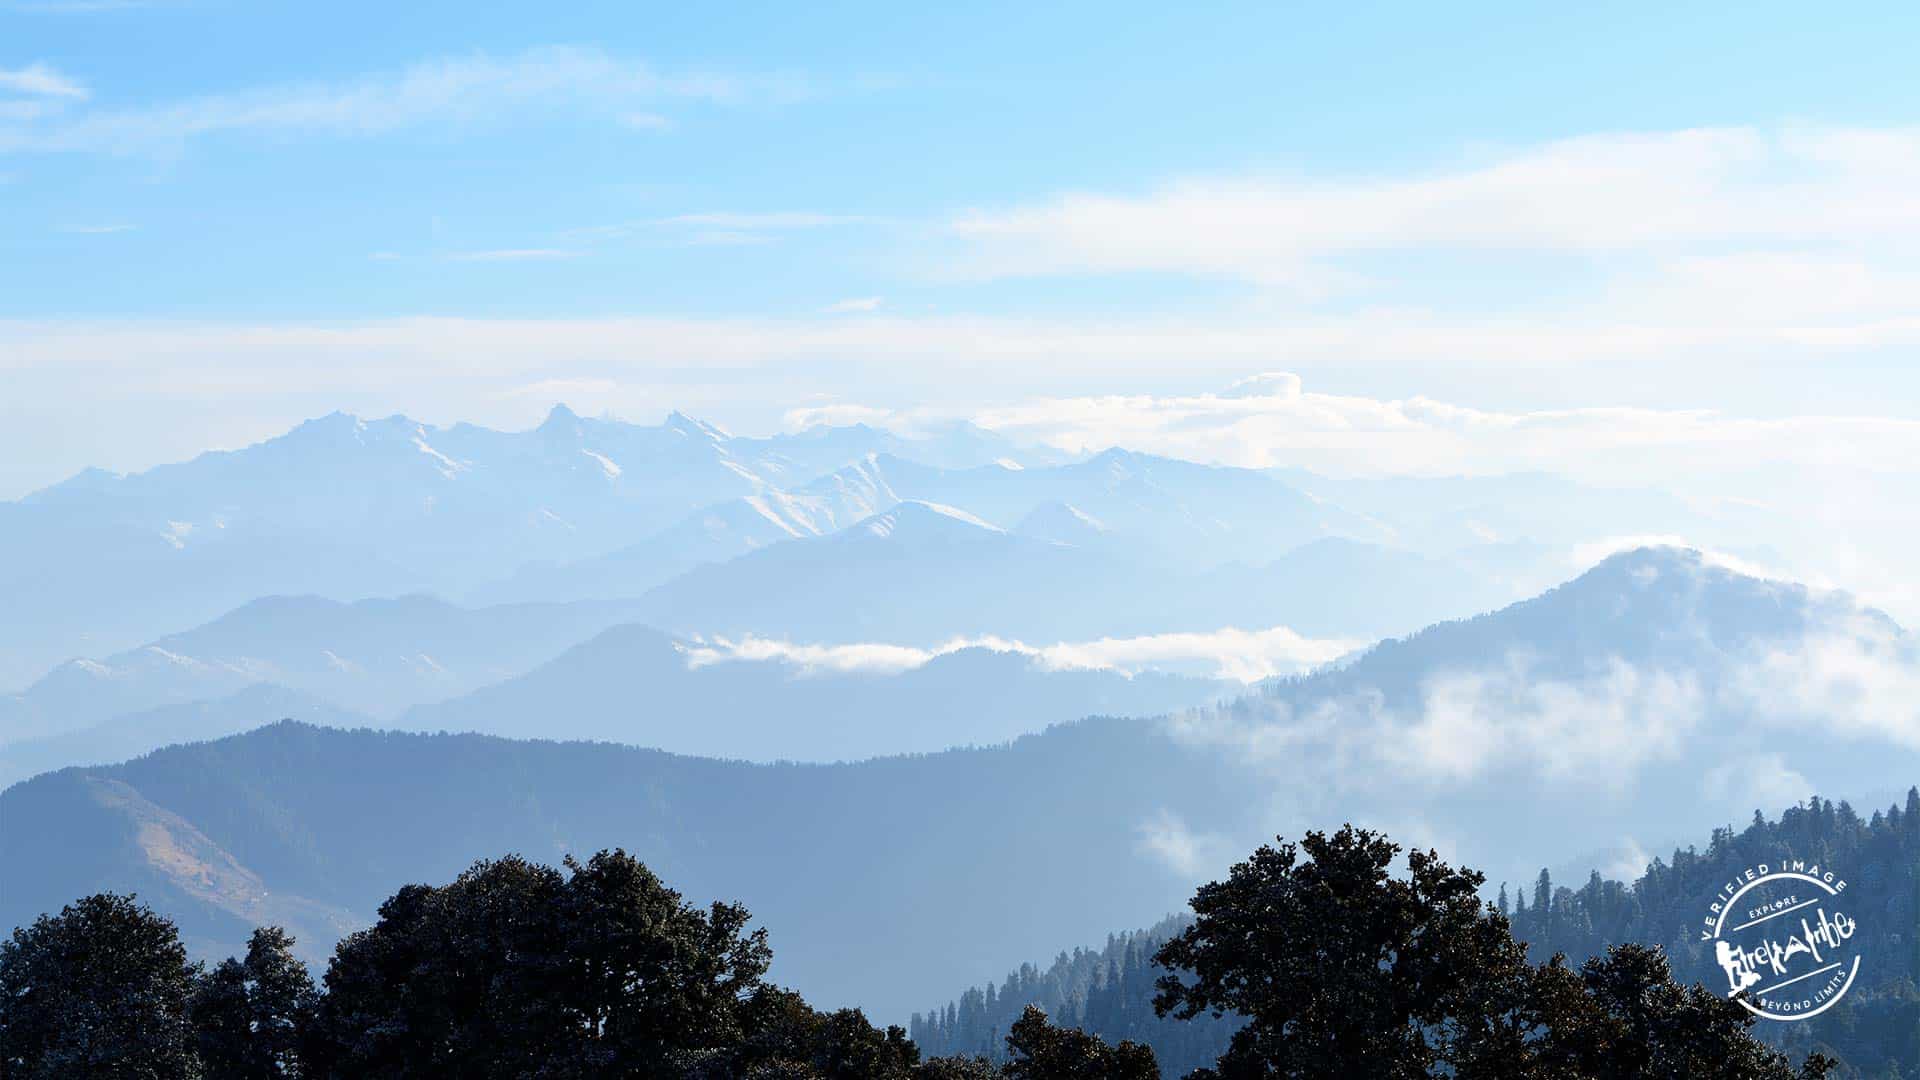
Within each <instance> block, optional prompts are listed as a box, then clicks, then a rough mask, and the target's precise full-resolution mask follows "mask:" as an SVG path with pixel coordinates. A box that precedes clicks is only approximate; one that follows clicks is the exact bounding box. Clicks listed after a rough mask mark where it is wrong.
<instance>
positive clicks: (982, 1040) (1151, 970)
mask: <svg viewBox="0 0 1920 1080" xmlns="http://www.w3.org/2000/svg"><path fill="white" fill-rule="evenodd" d="M1192 924H1193V919H1192V917H1191V916H1185V915H1171V916H1168V917H1167V918H1165V919H1162V920H1161V921H1159V922H1157V923H1155V924H1154V925H1152V926H1150V927H1148V928H1146V929H1144V930H1136V931H1130V932H1127V933H1120V934H1112V935H1109V936H1108V938H1107V942H1106V944H1105V945H1104V946H1101V947H1100V948H1097V949H1085V948H1076V949H1074V950H1073V952H1071V953H1064V952H1063V953H1061V954H1060V955H1058V956H1056V957H1055V958H1054V960H1053V963H1051V964H1049V965H1047V967H1046V968H1045V969H1041V968H1038V967H1035V966H1034V965H1033V964H1022V965H1020V968H1019V970H1017V971H1014V972H1011V973H1009V974H1008V975H1007V977H1006V979H1005V980H1004V981H1003V982H1001V983H1000V984H999V985H998V986H996V985H994V984H993V983H988V984H987V985H986V986H984V987H977V988H972V989H969V990H967V991H966V992H965V993H963V994H961V995H960V997H959V998H957V999H956V1000H954V1001H950V1002H948V1003H947V1004H946V1005H944V1006H941V1007H938V1008H935V1009H932V1010H929V1011H928V1012H927V1013H926V1014H924V1015H923V1014H921V1013H914V1014H913V1019H912V1020H911V1021H910V1022H909V1023H908V1025H907V1031H908V1033H909V1034H910V1035H911V1036H912V1038H913V1042H914V1045H916V1046H918V1047H920V1048H921V1049H922V1050H924V1051H925V1052H927V1053H929V1054H958V1055H970V1056H982V1057H986V1058H988V1059H990V1060H993V1061H1004V1060H1006V1056H1007V1053H1006V1035H1007V1032H1008V1031H1009V1030H1011V1029H1012V1027H1013V1025H1014V1023H1015V1022H1017V1021H1018V1020H1019V1019H1020V1017H1021V1015H1022V1013H1023V1012H1025V1010H1026V1009H1027V1008H1028V1007H1029V1006H1038V1007H1039V1008H1040V1009H1042V1010H1043V1011H1045V1012H1046V1014H1047V1015H1048V1016H1050V1017H1052V1018H1053V1019H1054V1020H1055V1021H1056V1022H1057V1023H1059V1024H1060V1025H1061V1026H1063V1027H1071V1028H1078V1029H1080V1030H1082V1031H1085V1032H1088V1033H1089V1034H1093V1035H1097V1036H1099V1037H1100V1038H1102V1039H1105V1040H1107V1041H1108V1042H1117V1041H1119V1040H1122V1039H1131V1040H1133V1041H1135V1042H1140V1043H1145V1044H1147V1045H1149V1046H1152V1047H1153V1051H1154V1054H1155V1055H1156V1056H1157V1057H1158V1058H1159V1060H1160V1067H1161V1070H1162V1072H1163V1073H1164V1074H1165V1075H1167V1076H1185V1075H1186V1074H1187V1073H1189V1072H1191V1071H1192V1070H1194V1069H1197V1068H1200V1067H1201V1066H1204V1065H1209V1064H1212V1062H1213V1060H1214V1059H1215V1058H1217V1057H1219V1056H1220V1052H1221V1051H1222V1050H1224V1049H1226V1045H1227V1039H1228V1038H1229V1037H1231V1036H1232V1034H1233V1032H1234V1031H1235V1030H1237V1029H1238V1028H1239V1027H1240V1021H1239V1020H1238V1018H1235V1017H1231V1016H1223V1017H1215V1016H1211V1015H1204V1014H1203V1015H1201V1016H1197V1017H1195V1018H1194V1019H1192V1020H1187V1021H1181V1020H1174V1019H1169V1018H1167V1017H1163V1016H1159V1015H1157V1014H1156V1013H1155V1012H1154V1008H1153V999H1154V993H1155V988H1154V982H1155V980H1156V979H1158V978H1159V977H1160V975H1161V974H1163V972H1162V969H1161V968H1160V967H1159V966H1158V965H1156V964H1155V963H1154V962H1153V958H1154V954H1155V953H1157V952H1158V951H1159V950H1160V948H1161V946H1163V945H1165V944H1166V943H1167V942H1168V941H1169V940H1171V939H1172V938H1174V937H1176V936H1178V935H1179V934H1180V932H1181V931H1183V930H1185V929H1186V928H1187V927H1188V926H1191V925H1192Z"/></svg>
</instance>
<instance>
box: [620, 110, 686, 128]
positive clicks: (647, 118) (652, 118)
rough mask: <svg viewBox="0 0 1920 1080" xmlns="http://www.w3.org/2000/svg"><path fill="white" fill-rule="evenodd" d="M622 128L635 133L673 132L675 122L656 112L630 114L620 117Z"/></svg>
mask: <svg viewBox="0 0 1920 1080" xmlns="http://www.w3.org/2000/svg"><path fill="white" fill-rule="evenodd" d="M620 124H621V126H622V127H628V128H632V129H633V130H634V131H672V130H673V121H672V120H671V119H669V118H668V117H665V116H662V115H660V114H659V113H656V112H630V113H625V114H622V115H621V117H620Z"/></svg>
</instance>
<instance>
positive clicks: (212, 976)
mask: <svg viewBox="0 0 1920 1080" xmlns="http://www.w3.org/2000/svg"><path fill="white" fill-rule="evenodd" d="M1402 854H1403V853H1402V852H1401V849H1400V848H1399V847H1398V846H1397V845H1395V844H1393V843H1392V842H1391V841H1389V840H1387V839H1386V838H1385V837H1383V836H1381V835H1379V834H1377V833H1373V832H1369V831H1366V830H1361V829H1355V828H1353V827H1351V826H1348V827H1345V828H1343V829H1341V830H1340V831H1339V832H1337V833H1335V834H1333V835H1327V834H1324V833H1318V832H1309V833H1307V834H1306V836H1305V837H1303V838H1302V839H1301V840H1300V841H1299V842H1298V843H1297V844H1294V843H1286V842H1280V843H1277V844H1276V845H1269V846H1263V847H1261V848H1259V849H1258V850H1257V851H1255V852H1254V853H1253V854H1252V856H1250V857H1249V858H1248V859H1247V860H1246V861H1245V862H1242V863H1239V864H1237V865H1235V866H1234V867H1233V868H1232V870H1231V872H1230V873H1229V874H1228V876H1227V878H1226V879H1225V880H1223V881H1217V882H1213V883H1211V884H1208V885H1204V886H1202V887H1201V888H1200V889H1199V890H1198V892H1197V893H1196V894H1195V896H1194V898H1193V902H1192V910H1193V917H1192V919H1191V920H1190V921H1187V922H1185V923H1184V924H1182V925H1179V926H1178V927H1177V928H1175V927H1172V926H1169V927H1167V928H1166V929H1167V930H1168V931H1170V932H1169V933H1168V934H1167V935H1166V936H1165V937H1164V938H1155V939H1154V941H1153V944H1152V949H1153V955H1152V957H1151V961H1150V962H1151V964H1152V967H1153V968H1154V969H1155V970H1156V971H1157V974H1153V973H1150V972H1149V971H1148V969H1147V965H1148V963H1149V961H1147V960H1146V959H1144V957H1145V954H1146V950H1147V948H1148V944H1149V943H1148V941H1147V940H1144V939H1142V940H1137V941H1136V940H1134V939H1132V938H1129V939H1126V940H1125V941H1122V942H1118V943H1117V944H1118V950H1117V953H1116V954H1115V955H1113V956H1108V957H1103V959H1104V960H1105V962H1106V967H1107V970H1106V971H1104V972H1103V973H1102V974H1101V976H1100V977H1099V978H1098V979H1089V980H1088V982H1087V989H1086V990H1085V991H1084V992H1083V994H1082V996H1081V998H1080V999H1079V1003H1078V1004H1077V1005H1074V1006H1073V1007H1072V1008H1071V1009H1068V1008H1065V1007H1063V1008H1062V1009H1061V1010H1060V1011H1061V1015H1062V1017H1063V1018H1064V1017H1065V1016H1066V1015H1067V1014H1068V1013H1069V1012H1071V1013H1072V1014H1073V1018H1074V1019H1075V1020H1076V1021H1077V1022H1079V1023H1082V1024H1087V1025H1094V1026H1096V1027H1098V1026H1102V1025H1111V1024H1113V1023H1116V1022H1120V1018H1124V1017H1126V1016H1127V1015H1128V1014H1129V1012H1130V1011H1131V1010H1132V1009H1133V1006H1132V1005H1131V1004H1130V1003H1131V1002H1136V1001H1139V1000H1141V999H1142V997H1143V996H1144V994H1145V993H1146V987H1147V985H1148V983H1147V978H1148V975H1149V974H1152V978H1151V988H1152V993H1151V1007H1152V1011H1153V1013H1154V1015H1155V1017H1156V1020H1157V1022H1159V1023H1163V1024H1165V1025H1168V1027H1167V1028H1150V1029H1142V1030H1141V1031H1140V1032H1139V1033H1140V1034H1141V1035H1143V1036H1146V1037H1148V1038H1151V1037H1152V1036H1153V1035H1154V1034H1156V1033H1160V1032H1164V1031H1165V1030H1175V1031H1187V1032H1195V1033H1202V1035H1196V1038H1201V1037H1205V1036H1204V1033H1205V1032H1208V1031H1212V1032H1214V1033H1215V1035H1217V1034H1218V1033H1219V1032H1228V1036H1227V1038H1226V1040H1225V1045H1224V1046H1223V1047H1221V1048H1220V1049H1219V1052H1218V1053H1217V1054H1215V1055H1214V1058H1213V1060H1212V1061H1210V1062H1208V1063H1206V1064H1203V1065H1201V1066H1199V1067H1196V1068H1195V1069H1193V1071H1192V1072H1191V1073H1190V1074H1189V1075H1190V1076H1191V1077H1193V1078H1194V1080H1241V1078H1253V1077H1299V1078H1307V1077H1326V1076H1368V1077H1372V1076H1379V1077H1443V1076H1444V1077H1455V1078H1459V1080H1473V1078H1476V1077H1484V1078H1489V1080H1491V1078H1502V1080H1509V1078H1510V1080H1549V1078H1551V1080H1561V1078H1581V1077H1620V1078H1626V1080H1654V1078H1666V1077H1681V1076H1684V1077H1695V1078H1704V1080H1717V1078H1722V1077H1724V1078H1728V1080H1732V1078H1735V1077H1738V1078H1740V1080H1753V1078H1758V1080H1790V1078H1795V1077H1798V1078H1801V1080H1813V1078H1818V1077H1823V1076H1827V1075H1830V1073H1831V1071H1832V1068H1833V1062H1832V1061H1831V1060H1829V1059H1827V1058H1824V1057H1822V1056H1820V1055H1818V1054H1813V1055H1808V1056H1806V1057H1805V1058H1804V1059H1803V1060H1801V1061H1800V1063H1799V1064H1798V1065H1797V1066H1796V1065H1794V1064H1792V1063H1791V1062H1790V1060H1789V1058H1788V1057H1787V1056H1786V1055H1785V1054H1783V1053H1781V1052H1779V1051H1777V1050H1775V1049H1772V1048H1769V1047H1767V1046H1766V1045H1764V1044H1763V1043H1761V1042H1760V1041H1759V1040H1757V1039H1755V1038H1754V1036H1753V1033H1752V1031H1751V1028H1752V1026H1753V1023H1754V1021H1753V1018H1752V1017H1751V1016H1750V1015H1749V1014H1748V1013H1747V1012H1746V1011H1745V1010H1744V1009H1742V1008H1741V1007H1740V1006H1739V1005H1738V1004H1736V1003H1734V1002H1731V1001H1728V1000H1727V999H1725V998H1724V997H1722V996H1719V995H1717V994H1714V993H1711V992H1708V991H1706V990H1704V989H1702V988H1700V987H1698V986H1695V987H1693V988H1691V989H1688V988H1684V987H1682V986H1680V985H1679V984H1678V983H1676V982H1675V981H1674V980H1673V978H1672V973H1671V970H1670V969H1669V967H1668V962H1667V958H1666V956H1665V954H1664V953H1663V952H1662V951H1661V950H1660V949H1658V948H1648V947H1644V946H1639V945H1623V946H1618V947H1615V948H1613V949H1611V950H1610V951H1609V952H1608V953H1607V954H1606V955H1605V956H1603V957H1598V958H1595V959H1593V960H1590V961H1588V962H1587V963H1585V964H1584V965H1582V966H1580V967H1578V968H1575V967H1572V966H1569V965H1568V964H1567V963H1566V962H1565V961H1564V960H1563V959H1562V958H1559V957H1555V958H1553V959H1552V960H1550V961H1549V962H1547V963H1545V964H1543V965H1536V964H1532V963H1529V962H1528V960H1527V952H1526V946H1524V945H1523V944H1521V943H1520V942H1518V941H1517V940H1515V938H1514V936H1513V934H1512V928H1511V924H1510V922H1509V919H1508V917H1507V916H1506V915H1504V914H1502V913H1501V912H1500V911H1499V910H1498V909H1497V907H1496V906H1494V905H1490V904H1487V903H1485V902H1484V901H1483V900H1481V898H1480V895H1479V892H1480V889H1481V888H1482V886H1483V885H1484V884H1485V879H1484V877H1483V876H1482V875H1480V874H1479V873H1477V872H1474V871H1471V870H1457V869H1454V868H1453V867H1450V866H1448V865H1447V864H1445V863H1444V862H1442V861H1441V860H1440V859H1439V858H1438V857H1437V856H1435V855H1434V854H1433V853H1432V852H1420V851H1413V852H1406V853H1404V855H1405V865H1406V867H1407V870H1406V872H1405V873H1401V874H1396V873H1395V870H1394V868H1395V866H1396V865H1397V864H1398V863H1397V860H1399V859H1400V857H1401V856H1402ZM750 923H751V919H750V916H749V914H748V912H747V910H746V909H745V908H744V907H741V906H740V905H738V904H732V903H720V902H716V903H713V904H710V905H708V906H706V907H704V908H702V907H697V906H695V905H692V904H689V903H687V902H685V901H684V900H683V899H682V898H681V896H680V895H679V894H678V893H676V892H674V891H673V890H672V889H671V888H669V887H667V886H666V884H665V883H663V882H661V881H660V880H659V879H658V878H657V877H656V876H655V875H654V874H653V873H652V872H651V871H649V870H648V869H647V868H646V867H645V866H644V865H642V864H641V863H640V862H639V861H638V860H636V859H634V858H632V857H631V856H628V855H626V854H625V853H623V852H619V851H612V852H601V853H599V854H597V855H595V856H593V857H592V858H591V859H589V860H587V861H585V862H579V861H576V860H574V859H571V858H569V859H567V860H566V861H565V863H564V866H563V867H562V868H553V867H548V866H542V865H539V864H536V863H533V862H530V861H527V860H525V859H522V858H519V857H515V856H508V857H506V858H502V859H498V860H489V861H482V862H479V863H476V864H475V865H474V866H473V867H472V868H471V869H469V870H468V871H467V872H466V873H464V874H462V875H461V876H460V877H459V878H457V879H455V880H454V881H453V882H451V883H449V884H447V885H444V886H437V887H436V886H427V885H410V886H406V887H404V888H402V889H401V890H400V891H398V892H396V893H395V894H394V895H393V896H392V897H390V898H389V899H388V900H387V901H386V902H385V903H384V904H382V905H381V907H380V909H379V914H378V919H377V921H376V922H375V923H374V925H373V926H371V927H369V928H368V929H365V930H362V931H360V932H358V933H355V934H353V935H350V936H349V937H347V938H346V939H345V940H343V941H342V942H340V944H339V946H338V947H337V948H336V950H335V952H334V954H333V957H332V959H331V961H330V962H329V964H328V966H327V968H326V971H325V973H324V975H323V977H322V979H321V981H320V982H319V983H318V984H316V983H315V982H314V981H313V980H312V979H311V978H310V976H309V974H308V972H307V971H306V969H305V968H304V967H303V966H302V965H301V964H300V963H299V961H298V960H296V959H295V958H294V955H293V951H292V949H293V942H292V940H291V939H290V938H289V937H288V936H287V935H286V934H285V933H283V932H281V931H279V930H277V929H275V928H271V927H268V928H262V929H261V930H259V931H257V932H256V933H255V934H254V935H253V937H252V939H251V941H250V942H249V943H248V948H247V951H246V954H245V956H243V957H236V958H234V959H230V960H226V961H223V962H221V963H219V964H217V965H214V966H212V967H210V968H209V967H207V966H205V965H201V964H198V963H194V962H192V961H190V959H189V958H188V956H187V952H186V950H185V948H184V947H183V945H182V944H181V942H180V940H179V936H178V934H177V932H176V931H175V928H174V927H173V925H172V924H171V923H170V922H168V921H167V920H166V919H164V918H162V917H160V916H158V915H156V914H155V913H154V912H152V911H151V910H149V909H147V908H146V907H144V906H143V905H141V904H140V903H139V902H138V901H137V899H135V898H133V897H128V896H116V895H111V894H101V895H95V896H89V897H85V898H82V899H80V900H78V901H76V902H74V903H72V904H70V905H68V906H66V907H65V908H64V909H62V910H61V911H60V912H58V913H57V914H48V915H44V916H42V917H41V918H39V919H38V920H37V921H36V922H35V923H33V924H32V925H31V926H27V927H23V928H20V929H18V930H16V931H15V932H14V933H13V935H12V937H11V939H10V940H8V941H6V942H5V943H0V1076H4V1077H7V1078H15V1077H18V1078H21V1080H29V1078H30V1080H42V1078H52V1077H77V1076H86V1077H128V1078H152V1080H161V1078H176V1077H177V1078H183V1080H196V1078H214V1080H224V1078H229V1077H233V1078H248V1080H253V1078H281V1077H300V1078H308V1077H312V1078H320V1077H325V1078H333V1077H372V1078H412V1077H451V1076H458V1077H481V1078H492V1077H501V1078H506V1077H529V1078H532V1077H540V1078H545V1077H553V1078H590V1077H591V1078H598V1077H622V1078H625V1077H634V1078H643V1077H644V1078H673V1077H678V1078H684V1080H991V1078H998V1080H1158V1078H1159V1077H1161V1076H1162V1075H1163V1069H1162V1062H1161V1061H1160V1060H1159V1059H1158V1058H1157V1057H1156V1054H1155V1050H1154V1047H1153V1046H1151V1045H1149V1044H1148V1043H1147V1042H1145V1041H1140V1040H1136V1039H1133V1038H1126V1037H1122V1038H1118V1039H1117V1040H1111V1039H1109V1038H1103V1037H1102V1036H1101V1035H1100V1034H1099V1033H1098V1032H1097V1031H1087V1030H1082V1029H1080V1028H1076V1027H1073V1026H1067V1025H1063V1024H1060V1023H1056V1022H1055V1021H1054V1020H1053V1019H1050V1018H1049V1017H1048V1015H1047V1014H1046V1012H1045V1011H1043V1010H1042V1009H1041V1008H1039V1007H1037V1006H1033V1005H1023V1006H1022V1008H1021V1010H1020V1015H1019V1016H1018V1018H1017V1019H1015V1020H1013V1021H1012V1022H1011V1023H1010V1025H1009V1027H1008V1029H1007V1031H1006V1034H1005V1036H1004V1039H1003V1043H1002V1046H1003V1049H1000V1050H997V1051H996V1055H995V1056H996V1057H997V1058H998V1060H989V1059H988V1058H987V1057H986V1056H984V1055H979V1054H959V1055H944V1056H928V1055H927V1054H925V1053H924V1052H923V1051H924V1049H925V1048H923V1047H921V1046H918V1045H916V1044H915V1042H914V1041H913V1040H912V1039H910V1038H909V1035H908V1032H907V1031H906V1030H905V1029H903V1028H900V1027H887V1028H884V1029H883V1028H880V1027H877V1026H875V1025H874V1024H872V1023H870V1022H869V1021H868V1020H867V1018H866V1017H865V1016H864V1015H863V1014H862V1013H861V1012H860V1011H859V1010H857V1009H842V1010H838V1011H833V1012H822V1011H819V1010H816V1009H814V1008H813V1007H811V1006H810V1005H808V1004H807V1003H806V1002H805V1001H804V1000H803V999H802V998H801V997H800V996H799V995H798V994H795V993H793V992H792V991H789V990H785V989H782V988H780V987H777V986H774V985H773V984H771V983H769V982H767V981H766V979H765V975H766V972H767V970H768V966H769V964H770V962H771V959H772V952H771V947H770V945H769V941H768V936H767V932H766V931H765V930H764V929H757V928H753V927H751V925H750ZM1109 951H1113V950H1109ZM1089 963H1090V961H1086V962H1083V966H1085V965H1086V964H1089ZM1041 981H1042V980H1041V979H1040V978H1039V977H1038V975H1037V973H1036V975H1035V977H1034V978H1033V979H1032V980H1030V982H1031V983H1032V984H1035V985H1037V984H1039V983H1040V982H1041ZM1025 992H1026V989H1025V988H1022V987H1019V986H1017V987H1016V994H1024V993H1025ZM998 996H999V995H996V997H998ZM924 1023H925V1022H923V1026H924ZM1209 1024H1211V1025H1213V1026H1211V1027H1209V1026H1208V1025H1209ZM1182 1025H1194V1026H1192V1027H1182Z"/></svg>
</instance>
